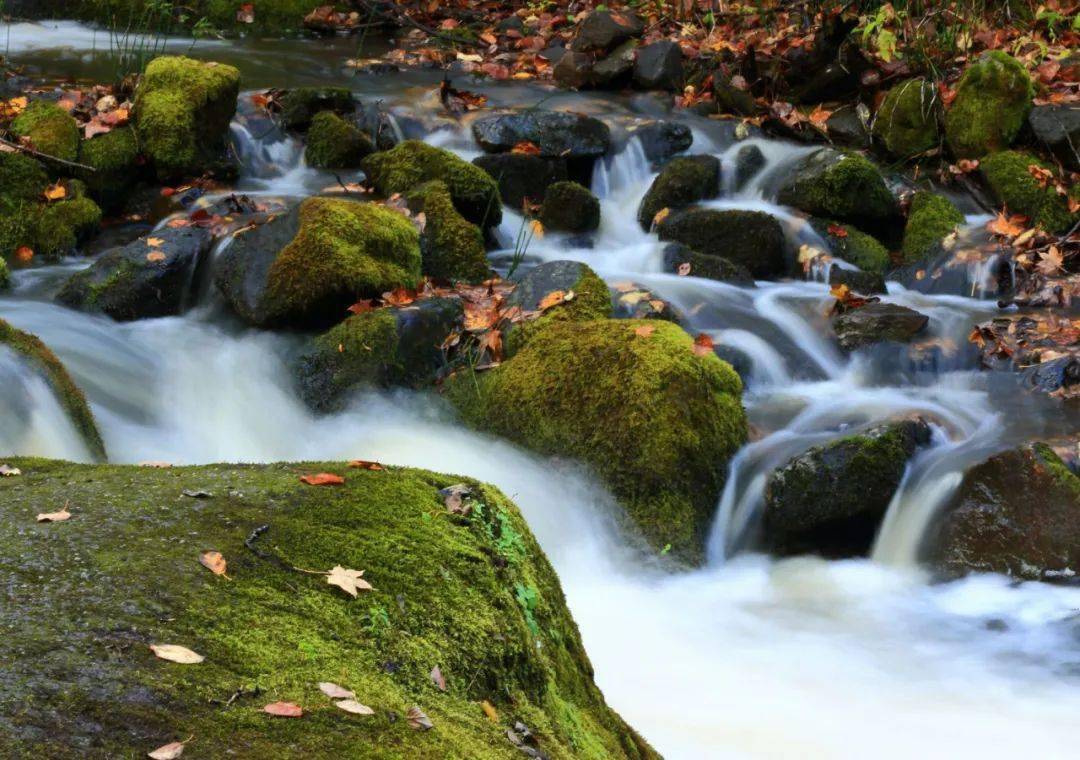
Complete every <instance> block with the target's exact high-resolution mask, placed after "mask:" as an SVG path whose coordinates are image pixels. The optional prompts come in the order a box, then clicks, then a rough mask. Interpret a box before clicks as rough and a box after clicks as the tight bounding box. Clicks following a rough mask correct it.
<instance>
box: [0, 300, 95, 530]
mask: <svg viewBox="0 0 1080 760" xmlns="http://www.w3.org/2000/svg"><path fill="white" fill-rule="evenodd" d="M0 345H3V346H7V347H8V348H9V349H11V350H12V351H14V352H15V353H17V354H19V355H21V356H22V357H23V358H24V359H25V360H26V361H27V362H29V363H30V365H31V366H32V367H34V368H35V369H36V370H37V371H39V372H40V373H41V375H42V377H44V378H45V382H47V383H48V384H49V387H50V388H51V389H52V391H53V393H54V394H55V395H56V399H57V401H58V402H60V406H61V407H62V408H63V409H64V411H65V412H66V413H67V416H68V419H70V420H71V423H72V424H73V425H74V426H75V429H76V430H77V431H78V432H79V435H80V436H81V437H82V439H83V442H84V443H85V444H86V449H87V451H88V452H89V453H90V455H91V456H92V457H93V458H94V459H97V460H101V461H104V459H105V444H104V443H103V442H102V440H101V434H100V433H98V429H97V424H96V423H95V422H94V415H93V413H92V412H91V411H90V405H89V404H87V403H86V397H85V396H84V395H83V393H82V391H81V390H79V387H78V386H77V385H75V383H74V382H73V381H72V379H71V376H70V375H68V373H67V370H66V369H64V365H63V364H61V363H60V360H59V359H57V358H56V355H55V354H54V353H53V352H52V351H50V350H49V348H48V347H47V346H46V345H45V344H44V343H42V342H41V341H40V340H39V339H38V338H36V337H35V336H33V335H31V334H30V333H25V332H22V331H21V330H17V329H15V328H14V327H12V326H11V325H9V324H8V323H7V322H5V321H4V320H2V319H0ZM45 511H51V510H45Z"/></svg>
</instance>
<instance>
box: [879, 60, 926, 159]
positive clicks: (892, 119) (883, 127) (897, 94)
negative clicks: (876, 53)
mask: <svg viewBox="0 0 1080 760" xmlns="http://www.w3.org/2000/svg"><path fill="white" fill-rule="evenodd" d="M939 111H940V107H939V105H938V99H937V93H936V92H935V90H934V86H933V85H932V84H930V83H929V82H927V81H926V80H925V79H908V80H907V81H906V82H902V83H901V84H899V85H897V86H896V87H893V88H892V89H891V90H889V94H888V95H886V96H885V101H884V102H883V103H882V104H881V108H879V109H878V112H877V116H876V117H875V119H874V129H873V134H874V137H875V138H877V139H878V140H880V141H881V143H882V144H883V145H884V146H885V149H886V150H887V151H889V153H891V154H892V155H894V156H897V157H899V158H906V157H908V156H914V155H916V154H919V153H923V152H925V151H928V150H930V149H931V148H933V147H935V146H936V145H937V144H938V140H939V138H940V121H939V119H940V117H939V115H938V114H939Z"/></svg>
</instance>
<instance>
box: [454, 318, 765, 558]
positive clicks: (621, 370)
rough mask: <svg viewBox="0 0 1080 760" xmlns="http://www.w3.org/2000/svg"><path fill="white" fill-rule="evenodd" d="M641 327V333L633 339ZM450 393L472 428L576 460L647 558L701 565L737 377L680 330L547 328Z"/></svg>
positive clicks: (599, 325)
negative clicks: (653, 553) (638, 536)
mask: <svg viewBox="0 0 1080 760" xmlns="http://www.w3.org/2000/svg"><path fill="white" fill-rule="evenodd" d="M646 326H647V327H649V328H651V329H652V330H653V332H652V333H651V334H650V335H648V336H642V335H638V334H637V333H636V332H635V331H636V330H637V329H638V328H640V327H646ZM447 388H448V391H447V392H448V396H449V398H450V400H451V401H452V402H453V403H454V405H455V406H456V407H457V408H458V409H459V411H460V412H461V415H462V417H463V418H464V419H465V421H466V422H468V423H469V424H470V425H472V426H474V427H476V428H478V429H481V430H484V431H487V432H490V433H494V434H496V435H502V436H505V437H507V438H509V439H510V440H512V441H514V442H516V443H518V444H521V445H523V446H527V447H528V448H530V449H532V450H534V451H537V452H539V453H541V454H547V455H558V456H566V457H573V458H575V459H578V460H580V461H582V462H584V463H585V464H587V465H589V466H590V467H591V468H592V469H593V470H594V471H595V472H596V473H597V474H598V475H599V476H600V477H601V479H602V480H603V481H604V482H605V483H606V484H607V485H608V487H609V488H611V489H612V491H613V493H614V494H615V496H616V497H617V498H618V499H619V501H620V502H621V503H622V505H623V507H624V508H625V510H626V514H627V516H628V517H629V518H630V520H631V521H632V522H633V523H634V524H635V525H636V526H637V528H638V529H639V530H640V531H641V533H642V534H643V535H644V537H645V538H646V540H647V541H648V542H649V543H650V544H651V545H652V546H653V547H654V548H655V549H657V550H662V549H664V548H665V547H668V546H670V548H671V552H672V554H673V555H674V556H675V557H678V558H680V559H682V560H686V561H688V562H693V563H696V562H700V561H701V559H702V557H703V554H704V549H705V540H706V536H707V533H708V526H709V524H710V521H711V520H712V517H713V513H714V512H715V509H716V502H717V499H718V497H719V495H720V491H721V489H722V487H723V483H724V479H725V476H726V469H727V462H728V459H729V458H730V457H731V456H732V455H733V454H734V453H735V452H736V451H737V450H738V448H739V447H740V446H741V445H742V443H743V442H744V441H745V440H746V436H747V427H746V416H745V413H744V411H743V408H742V404H741V402H740V395H741V393H742V383H741V382H740V380H739V376H738V375H737V374H735V371H734V370H733V369H732V368H731V367H730V366H729V365H728V364H726V363H724V362H722V361H721V360H720V359H718V358H717V357H716V356H715V355H713V354H711V353H709V354H707V355H705V356H698V355H697V354H696V353H695V352H694V350H693V341H692V340H691V338H690V336H689V335H687V334H686V333H685V332H684V331H683V330H682V329H681V328H680V327H678V326H677V325H674V324H671V323H667V322H659V321H656V320H648V321H646V320H610V319H603V320H594V321H587V322H558V323H553V324H550V325H548V326H547V327H545V328H544V329H543V331H542V332H539V333H538V334H536V335H534V336H533V337H532V339H531V340H529V342H528V343H527V344H526V345H525V346H524V347H523V348H521V349H520V350H519V351H518V353H517V354H516V355H515V356H514V357H513V358H512V359H510V360H509V361H506V362H504V363H503V364H502V365H501V366H499V367H497V368H496V369H493V370H490V371H488V372H483V373H478V374H475V375H471V374H467V373H459V374H458V375H456V376H455V377H454V378H453V380H452V381H451V382H450V383H448V385H447Z"/></svg>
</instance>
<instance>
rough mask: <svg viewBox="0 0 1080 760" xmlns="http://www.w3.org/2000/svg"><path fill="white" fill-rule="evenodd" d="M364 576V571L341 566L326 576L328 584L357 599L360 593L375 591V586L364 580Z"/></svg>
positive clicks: (335, 567) (336, 566) (337, 566)
mask: <svg viewBox="0 0 1080 760" xmlns="http://www.w3.org/2000/svg"><path fill="white" fill-rule="evenodd" d="M363 575H364V571H363V570H350V569H348V568H345V567H342V566H341V565H335V566H334V568H333V569H332V570H331V571H330V572H329V573H327V574H326V582H327V583H329V584H330V585H331V586H337V587H338V588H339V589H341V590H342V591H344V592H345V593H346V594H348V595H349V596H351V597H353V598H356V595H357V593H358V592H360V591H374V590H375V587H374V586H372V585H371V584H370V583H368V582H367V581H365V580H364V578H363Z"/></svg>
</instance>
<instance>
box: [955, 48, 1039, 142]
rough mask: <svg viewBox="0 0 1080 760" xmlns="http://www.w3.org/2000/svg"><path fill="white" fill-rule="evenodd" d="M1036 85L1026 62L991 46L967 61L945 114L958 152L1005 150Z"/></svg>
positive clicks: (1017, 132) (1018, 125)
mask: <svg viewBox="0 0 1080 760" xmlns="http://www.w3.org/2000/svg"><path fill="white" fill-rule="evenodd" d="M1034 95H1035V88H1034V85H1033V84H1032V82H1031V77H1030V76H1029V75H1028V73H1027V70H1026V69H1025V68H1024V65H1023V64H1022V63H1020V62H1019V61H1017V60H1016V59H1015V58H1013V57H1012V56H1010V55H1009V54H1008V53H1005V52H1003V51H1001V50H991V51H990V52H987V53H984V54H983V55H982V56H980V58H979V59H978V60H977V61H975V62H974V63H972V64H971V65H970V66H968V68H967V70H966V71H965V72H964V75H963V76H962V77H961V78H960V83H959V84H958V85H957V87H956V99H955V100H954V101H953V103H952V106H951V107H950V108H949V110H948V112H947V113H946V114H945V141H946V143H948V146H949V150H950V151H952V154H953V156H955V157H956V158H981V157H982V156H985V155H986V154H987V153H993V152H995V151H999V150H1004V149H1005V148H1007V147H1009V145H1011V144H1012V142H1013V140H1015V139H1016V136H1017V135H1018V134H1020V129H1021V127H1023V126H1024V121H1025V120H1026V119H1027V115H1028V111H1030V110H1031V103H1032V98H1033V97H1034Z"/></svg>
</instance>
